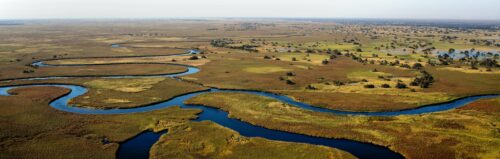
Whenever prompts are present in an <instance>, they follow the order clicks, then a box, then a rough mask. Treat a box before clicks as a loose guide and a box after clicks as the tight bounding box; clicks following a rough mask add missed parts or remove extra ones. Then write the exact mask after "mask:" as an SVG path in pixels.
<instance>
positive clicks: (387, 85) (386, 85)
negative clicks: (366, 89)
mask: <svg viewBox="0 0 500 159" xmlns="http://www.w3.org/2000/svg"><path fill="white" fill-rule="evenodd" d="M380 87H382V88H391V86H390V85H389V84H386V83H384V84H382V85H381V86H380Z"/></svg>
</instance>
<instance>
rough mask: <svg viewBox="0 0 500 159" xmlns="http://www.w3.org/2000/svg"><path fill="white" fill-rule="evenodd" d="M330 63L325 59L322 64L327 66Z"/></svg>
mask: <svg viewBox="0 0 500 159" xmlns="http://www.w3.org/2000/svg"><path fill="white" fill-rule="evenodd" d="M328 62H329V61H328V59H324V60H323V61H322V62H321V63H323V65H326V64H328Z"/></svg>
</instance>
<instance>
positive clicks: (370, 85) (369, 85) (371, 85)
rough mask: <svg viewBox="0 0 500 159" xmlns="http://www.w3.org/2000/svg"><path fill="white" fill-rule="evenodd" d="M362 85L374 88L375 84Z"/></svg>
mask: <svg viewBox="0 0 500 159" xmlns="http://www.w3.org/2000/svg"><path fill="white" fill-rule="evenodd" d="M363 87H365V88H375V85H373V84H367V85H364V86H363Z"/></svg>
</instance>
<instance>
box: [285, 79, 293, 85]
mask: <svg viewBox="0 0 500 159" xmlns="http://www.w3.org/2000/svg"><path fill="white" fill-rule="evenodd" d="M286 84H288V85H294V84H295V82H293V81H292V80H289V79H288V80H286Z"/></svg>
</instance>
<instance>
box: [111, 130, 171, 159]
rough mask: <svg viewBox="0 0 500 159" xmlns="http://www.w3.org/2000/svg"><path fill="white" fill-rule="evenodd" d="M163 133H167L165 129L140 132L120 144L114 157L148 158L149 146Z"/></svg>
mask: <svg viewBox="0 0 500 159" xmlns="http://www.w3.org/2000/svg"><path fill="white" fill-rule="evenodd" d="M165 133H167V131H166V130H165V131H161V132H158V133H155V132H152V131H145V132H142V133H140V134H139V135H137V136H135V137H134V138H132V139H130V140H127V141H125V142H124V143H122V144H120V148H119V149H118V152H117V153H116V158H131V159H139V158H144V159H147V158H149V150H150V149H151V146H153V144H155V143H156V141H158V140H159V139H160V136H161V135H163V134H165Z"/></svg>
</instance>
